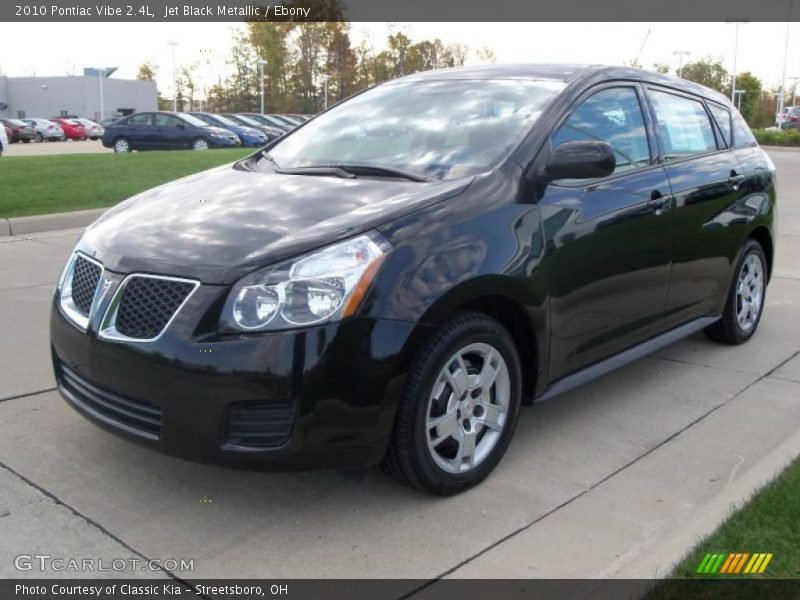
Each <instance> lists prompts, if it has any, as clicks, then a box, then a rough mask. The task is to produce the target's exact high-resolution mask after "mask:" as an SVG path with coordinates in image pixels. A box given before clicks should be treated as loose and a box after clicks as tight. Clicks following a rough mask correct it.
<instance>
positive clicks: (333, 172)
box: [274, 165, 356, 179]
mask: <svg viewBox="0 0 800 600" xmlns="http://www.w3.org/2000/svg"><path fill="white" fill-rule="evenodd" d="M274 170H275V172H276V173H278V174H279V175H317V176H321V177H326V176H327V177H331V176H333V177H341V178H342V179H356V176H355V175H354V174H353V173H350V172H349V171H345V170H344V169H342V168H339V167H329V166H327V165H324V166H319V167H285V168H284V167H276V168H275V169H274Z"/></svg>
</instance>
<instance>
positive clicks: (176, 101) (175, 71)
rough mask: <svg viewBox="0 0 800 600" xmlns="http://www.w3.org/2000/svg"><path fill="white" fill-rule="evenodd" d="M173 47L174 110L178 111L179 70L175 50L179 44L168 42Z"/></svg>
mask: <svg viewBox="0 0 800 600" xmlns="http://www.w3.org/2000/svg"><path fill="white" fill-rule="evenodd" d="M167 44H169V45H170V46H172V110H173V111H175V112H177V111H178V70H177V68H176V67H175V48H177V46H178V42H167Z"/></svg>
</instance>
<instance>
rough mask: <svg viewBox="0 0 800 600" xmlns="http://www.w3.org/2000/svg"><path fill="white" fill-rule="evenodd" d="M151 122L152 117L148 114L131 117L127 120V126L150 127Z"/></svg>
mask: <svg viewBox="0 0 800 600" xmlns="http://www.w3.org/2000/svg"><path fill="white" fill-rule="evenodd" d="M151 122H152V117H151V115H150V114H149V113H143V114H141V115H133V116H132V117H131V118H130V119H128V125H150V123H151Z"/></svg>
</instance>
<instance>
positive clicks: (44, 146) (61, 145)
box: [0, 140, 112, 160]
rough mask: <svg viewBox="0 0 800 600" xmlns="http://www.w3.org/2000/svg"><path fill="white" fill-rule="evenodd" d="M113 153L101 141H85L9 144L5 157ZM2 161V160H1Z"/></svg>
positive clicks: (4, 152)
mask: <svg viewBox="0 0 800 600" xmlns="http://www.w3.org/2000/svg"><path fill="white" fill-rule="evenodd" d="M101 152H112V150H110V149H109V148H104V147H103V144H102V143H101V142H100V140H83V141H74V140H67V141H66V142H40V143H36V142H30V143H28V144H23V143H16V144H9V145H8V148H6V149H5V150H4V151H3V156H46V155H51V154H99V153H101ZM0 160H2V159H0Z"/></svg>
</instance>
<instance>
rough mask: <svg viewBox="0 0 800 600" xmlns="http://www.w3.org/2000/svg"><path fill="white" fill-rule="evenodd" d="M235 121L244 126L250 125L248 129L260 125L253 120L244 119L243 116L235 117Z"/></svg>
mask: <svg viewBox="0 0 800 600" xmlns="http://www.w3.org/2000/svg"><path fill="white" fill-rule="evenodd" d="M236 120H237V121H241V122H242V123H244V124H245V125H250V127H258V126H259V125H260V123H259V122H258V121H256V120H255V119H251V118H250V117H245V116H244V115H236Z"/></svg>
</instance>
